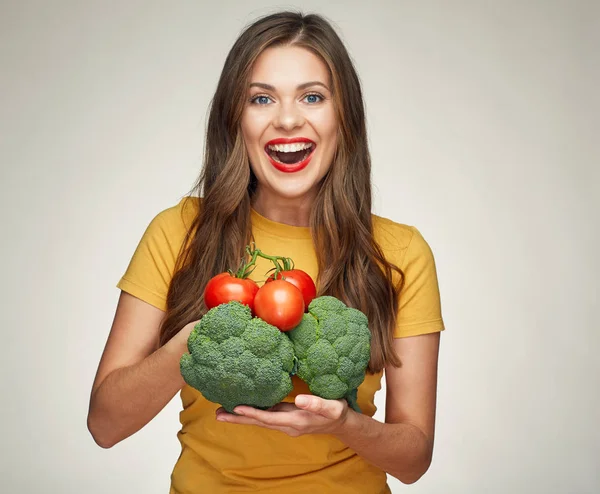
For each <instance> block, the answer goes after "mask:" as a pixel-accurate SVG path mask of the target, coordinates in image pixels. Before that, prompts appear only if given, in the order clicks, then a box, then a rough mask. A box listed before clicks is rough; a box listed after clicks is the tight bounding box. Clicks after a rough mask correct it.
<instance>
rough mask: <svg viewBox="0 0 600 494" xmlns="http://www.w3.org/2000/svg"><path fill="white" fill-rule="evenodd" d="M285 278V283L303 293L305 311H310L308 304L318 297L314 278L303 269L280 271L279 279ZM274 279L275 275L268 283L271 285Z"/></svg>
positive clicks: (268, 279)
mask: <svg viewBox="0 0 600 494" xmlns="http://www.w3.org/2000/svg"><path fill="white" fill-rule="evenodd" d="M282 278H285V281H287V282H289V283H291V284H292V285H294V286H295V287H296V288H298V290H300V292H301V293H302V297H303V298H304V310H308V304H310V303H311V302H312V299H313V298H315V297H316V296H317V287H316V286H315V282H314V281H313V280H312V278H311V277H310V276H309V275H308V274H307V273H306V272H304V271H302V270H301V269H289V270H287V271H280V272H279V275H278V276H277V279H278V280H280V279H282ZM273 280H275V278H274V274H272V275H271V276H269V278H267V281H266V283H270V282H272V281H273Z"/></svg>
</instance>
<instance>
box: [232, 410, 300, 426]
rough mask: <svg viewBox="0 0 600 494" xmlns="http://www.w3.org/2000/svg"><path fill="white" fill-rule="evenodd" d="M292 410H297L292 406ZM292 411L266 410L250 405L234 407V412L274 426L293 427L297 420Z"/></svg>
mask: <svg viewBox="0 0 600 494" xmlns="http://www.w3.org/2000/svg"><path fill="white" fill-rule="evenodd" d="M286 408H287V407H286ZM293 411H297V409H296V408H295V407H294V408H293ZM293 411H268V410H259V409H257V408H252V407H236V408H235V409H234V412H235V413H237V414H239V415H241V416H243V417H246V418H249V419H253V420H257V421H259V422H261V423H262V424H265V425H270V426H275V427H293V426H294V424H295V423H296V422H297V418H296V415H295V414H294V413H293Z"/></svg>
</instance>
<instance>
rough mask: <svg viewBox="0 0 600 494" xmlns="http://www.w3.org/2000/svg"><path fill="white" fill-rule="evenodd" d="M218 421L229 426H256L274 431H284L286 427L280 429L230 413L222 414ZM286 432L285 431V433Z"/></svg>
mask: <svg viewBox="0 0 600 494" xmlns="http://www.w3.org/2000/svg"><path fill="white" fill-rule="evenodd" d="M217 421H219V422H226V423H228V424H238V425H255V426H257V427H264V428H265V429H272V430H281V431H284V430H283V429H285V427H279V426H276V425H273V424H266V423H264V422H261V421H260V420H256V419H253V418H250V417H244V416H242V415H233V414H230V413H224V414H220V415H219V416H218V417H217ZM284 432H285V431H284Z"/></svg>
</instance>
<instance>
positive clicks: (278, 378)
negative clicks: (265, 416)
mask: <svg viewBox="0 0 600 494" xmlns="http://www.w3.org/2000/svg"><path fill="white" fill-rule="evenodd" d="M187 343H188V350H189V353H186V354H184V355H183V356H182V357H181V360H180V369H181V375H182V376H183V379H184V380H185V382H186V383H187V384H189V385H190V386H192V387H193V388H195V389H197V390H198V391H200V392H201V393H202V395H203V396H204V397H205V398H206V399H207V400H209V401H212V402H214V403H219V404H221V405H222V406H223V408H225V410H227V411H228V412H232V411H233V409H234V408H235V407H236V406H238V405H250V406H253V407H256V408H261V409H266V408H269V407H272V406H273V405H275V404H277V403H279V402H280V401H281V400H282V399H283V398H285V397H286V396H287V395H288V394H289V393H290V391H292V388H293V385H292V380H291V374H292V373H293V370H294V369H295V360H296V358H295V357H294V348H293V346H292V343H291V342H290V340H289V339H288V337H287V336H286V335H285V334H283V333H282V332H281V331H279V329H277V328H276V327H275V326H271V325H270V324H267V323H266V322H265V321H263V320H262V319H259V318H258V317H255V318H253V317H252V313H251V311H250V308H249V307H247V306H245V305H242V304H240V303H239V302H229V303H227V304H221V305H219V306H217V307H214V308H212V309H210V310H209V311H208V312H207V313H206V314H205V315H204V316H203V317H202V319H200V322H198V324H196V326H195V327H194V329H193V330H192V332H191V333H190V336H189V338H188V342H187Z"/></svg>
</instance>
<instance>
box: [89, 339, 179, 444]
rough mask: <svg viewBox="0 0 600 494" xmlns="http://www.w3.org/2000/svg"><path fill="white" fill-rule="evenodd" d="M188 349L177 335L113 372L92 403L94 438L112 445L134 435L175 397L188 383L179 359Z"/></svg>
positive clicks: (90, 424) (90, 415)
mask: <svg viewBox="0 0 600 494" xmlns="http://www.w3.org/2000/svg"><path fill="white" fill-rule="evenodd" d="M185 351H186V349H185V346H184V345H183V344H182V341H181V339H177V338H173V339H172V340H171V341H169V342H168V343H167V344H166V345H164V346H163V347H161V348H159V349H158V350H156V351H155V352H154V353H152V354H151V355H149V356H148V357H146V358H145V359H144V360H142V361H140V362H138V363H137V364H135V365H132V366H128V367H123V368H120V369H116V370H114V371H113V372H111V373H110V374H109V375H108V376H106V378H105V379H104V381H103V382H102V384H101V385H100V386H99V387H98V389H97V390H96V391H95V392H94V394H93V396H92V399H91V402H90V412H89V415H88V428H89V430H90V432H91V433H92V436H93V437H94V440H95V441H96V442H97V443H98V444H99V445H100V446H102V447H105V448H109V447H111V446H114V445H115V444H117V443H118V442H120V441H122V440H123V439H125V438H127V437H129V436H131V435H132V434H134V433H135V432H137V431H138V430H140V429H141V428H142V427H143V426H144V425H146V424H147V423H148V422H150V420H152V419H153V418H154V417H155V416H156V415H157V414H158V412H160V411H161V410H162V409H163V408H164V407H165V405H166V404H167V403H168V402H169V401H170V400H171V399H172V398H173V396H175V394H176V393H177V392H178V391H179V390H180V389H181V388H182V387H183V385H184V384H185V382H184V380H183V378H182V377H181V373H180V371H179V359H180V357H181V355H182V354H183V353H184V352H185Z"/></svg>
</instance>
